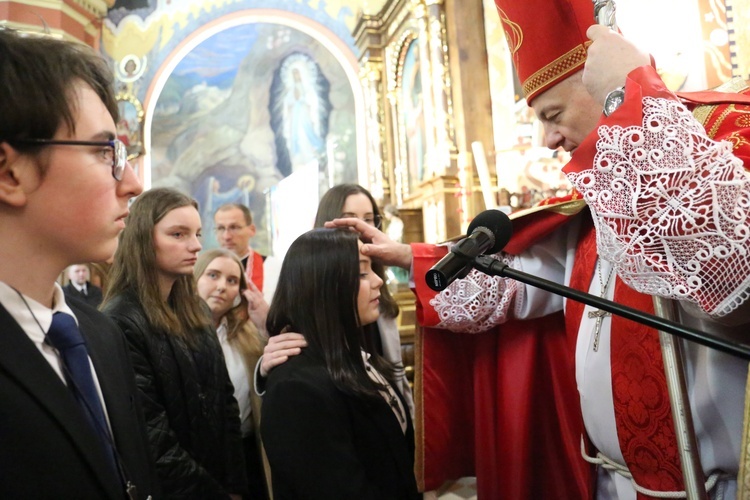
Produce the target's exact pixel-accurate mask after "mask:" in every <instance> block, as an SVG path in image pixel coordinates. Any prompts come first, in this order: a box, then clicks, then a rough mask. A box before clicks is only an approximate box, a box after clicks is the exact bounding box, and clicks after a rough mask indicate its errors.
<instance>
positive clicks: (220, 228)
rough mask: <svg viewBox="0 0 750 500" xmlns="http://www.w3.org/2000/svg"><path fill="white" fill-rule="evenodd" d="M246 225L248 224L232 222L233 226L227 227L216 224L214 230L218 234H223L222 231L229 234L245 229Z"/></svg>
mask: <svg viewBox="0 0 750 500" xmlns="http://www.w3.org/2000/svg"><path fill="white" fill-rule="evenodd" d="M246 227H247V226H235V225H234V224H232V225H231V226H226V227H225V226H216V227H215V228H214V232H215V233H216V234H222V233H224V232H225V231H226V232H227V233H229V234H237V233H238V232H240V231H241V230H242V229H245V228H246Z"/></svg>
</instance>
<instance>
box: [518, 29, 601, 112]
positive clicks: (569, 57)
mask: <svg viewBox="0 0 750 500" xmlns="http://www.w3.org/2000/svg"><path fill="white" fill-rule="evenodd" d="M589 45H591V42H590V41H589V42H586V44H585V45H577V46H576V47H574V48H572V49H571V50H569V51H568V52H567V53H565V54H563V55H561V56H560V57H558V58H557V59H555V60H554V61H552V62H551V63H549V64H548V65H546V66H545V67H543V68H542V69H540V70H539V71H537V72H536V73H534V74H533V75H531V76H530V77H529V78H527V79H526V81H525V82H523V94H524V95H525V96H526V97H527V98H528V97H529V96H530V95H532V94H534V93H535V92H537V91H538V90H539V89H541V88H544V87H546V86H547V85H549V84H550V83H551V82H553V81H555V80H557V79H558V78H559V77H560V76H561V75H566V74H568V73H570V72H571V70H573V69H575V68H577V67H578V66H581V65H582V64H583V63H585V62H586V47H588V46H589Z"/></svg>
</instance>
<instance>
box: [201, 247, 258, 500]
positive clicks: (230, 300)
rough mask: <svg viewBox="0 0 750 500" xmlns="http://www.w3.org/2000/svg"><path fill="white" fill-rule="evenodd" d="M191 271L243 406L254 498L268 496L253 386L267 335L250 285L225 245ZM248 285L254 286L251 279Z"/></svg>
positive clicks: (244, 439) (245, 446) (204, 256)
mask: <svg viewBox="0 0 750 500" xmlns="http://www.w3.org/2000/svg"><path fill="white" fill-rule="evenodd" d="M193 275H194V276H195V279H196V283H197V287H198V295H200V297H201V298H202V299H203V300H204V301H205V302H206V304H208V307H209V309H210V310H211V319H212V321H213V326H214V328H215V329H216V334H217V336H218V338H219V342H220V343H221V348H222V350H223V351H224V360H225V362H226V365H227V371H228V372H229V378H230V379H231V380H232V385H233V386H234V398H235V399H236V400H237V403H238V405H239V408H240V431H241V433H242V448H243V451H244V452H245V465H246V470H247V477H248V485H249V493H250V498H253V499H258V500H260V499H262V498H266V486H265V478H264V471H263V460H262V451H261V450H262V448H261V443H260V433H259V432H258V429H259V428H260V405H261V400H260V398H259V397H258V396H257V395H256V394H255V391H253V390H252V388H253V373H254V368H255V364H256V363H257V362H258V359H259V358H260V356H261V355H262V354H263V346H264V345H265V344H266V338H265V335H264V334H263V333H261V332H260V331H259V330H258V328H257V327H256V326H255V325H254V324H253V321H252V318H251V317H250V315H249V313H248V299H247V297H245V293H252V291H251V290H248V281H247V279H246V277H245V272H244V268H243V267H242V262H241V261H240V259H239V258H238V257H237V255H235V253H234V252H231V251H229V250H225V249H223V248H217V249H213V250H208V251H206V252H202V253H201V254H200V256H199V257H198V261H197V262H196V263H195V269H194V270H193ZM250 286H251V288H252V287H253V285H252V284H250ZM256 290H257V289H256ZM258 293H260V292H258ZM263 316H265V314H263Z"/></svg>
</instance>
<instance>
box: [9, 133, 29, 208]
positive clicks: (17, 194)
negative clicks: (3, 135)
mask: <svg viewBox="0 0 750 500" xmlns="http://www.w3.org/2000/svg"><path fill="white" fill-rule="evenodd" d="M35 168H36V167H35V165H32V164H30V162H29V161H28V159H27V157H26V156H24V155H21V154H20V153H19V152H18V151H16V150H15V149H14V148H13V147H12V146H11V145H10V144H8V143H7V142H0V203H3V204H6V205H10V206H12V207H22V206H24V205H25V204H26V201H27V197H26V190H25V189H24V188H23V179H22V174H23V173H24V171H23V169H35Z"/></svg>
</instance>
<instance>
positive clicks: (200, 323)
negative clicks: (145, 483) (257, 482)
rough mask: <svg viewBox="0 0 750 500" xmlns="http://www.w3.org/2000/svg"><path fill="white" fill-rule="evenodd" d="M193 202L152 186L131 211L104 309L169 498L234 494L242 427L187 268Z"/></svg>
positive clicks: (194, 244)
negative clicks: (118, 337) (124, 347)
mask: <svg viewBox="0 0 750 500" xmlns="http://www.w3.org/2000/svg"><path fill="white" fill-rule="evenodd" d="M200 231H201V220H200V216H199V213H198V208H197V203H196V202H195V200H193V199H192V198H190V197H189V196H186V195H184V194H182V193H180V192H179V191H176V190H173V189H152V190H150V191H147V192H145V193H143V194H142V195H141V196H140V197H138V198H137V199H136V201H135V202H134V203H133V205H132V206H131V207H130V215H129V216H128V218H127V219H126V228H125V230H124V231H123V232H122V234H121V235H120V244H119V246H118V248H117V252H116V253H115V257H114V262H113V264H112V269H111V271H110V273H111V274H110V283H109V288H108V291H107V296H106V298H105V303H104V306H103V311H104V312H105V313H106V314H108V315H109V316H110V317H111V318H112V319H113V320H114V321H115V322H116V323H117V324H118V325H119V326H120V328H121V329H122V331H123V332H124V333H125V337H126V338H127V340H128V343H129V346H130V353H131V357H132V360H133V365H134V368H135V373H136V383H137V385H138V389H139V392H140V394H141V396H142V399H143V406H144V413H145V416H146V425H147V432H148V438H149V444H150V447H151V452H152V454H153V455H154V458H155V460H156V464H157V472H158V475H159V480H160V482H161V486H162V491H163V492H164V494H165V495H166V496H167V497H169V498H196V499H197V498H200V499H212V498H238V499H239V498H240V495H241V494H243V493H244V492H245V489H246V479H245V475H244V462H243V456H242V447H241V440H240V421H239V412H238V408H237V402H236V400H235V399H234V395H233V388H232V384H231V382H230V381H229V376H228V375H227V369H226V365H225V364H224V357H223V354H222V351H221V347H220V345H219V341H218V339H217V337H216V334H215V332H214V331H213V330H212V328H211V323H210V316H209V315H208V311H207V310H206V306H205V304H204V303H203V302H202V301H201V299H200V297H199V296H198V294H197V293H196V290H195V285H194V281H193V266H194V265H195V262H196V256H197V253H198V251H199V250H200V249H201V244H200V241H199V238H200Z"/></svg>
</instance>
